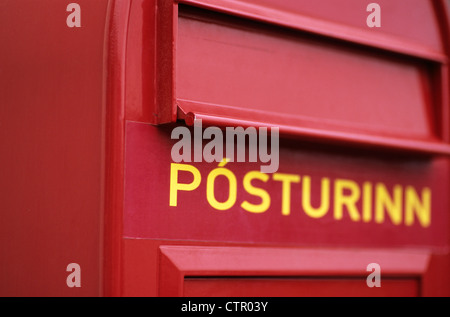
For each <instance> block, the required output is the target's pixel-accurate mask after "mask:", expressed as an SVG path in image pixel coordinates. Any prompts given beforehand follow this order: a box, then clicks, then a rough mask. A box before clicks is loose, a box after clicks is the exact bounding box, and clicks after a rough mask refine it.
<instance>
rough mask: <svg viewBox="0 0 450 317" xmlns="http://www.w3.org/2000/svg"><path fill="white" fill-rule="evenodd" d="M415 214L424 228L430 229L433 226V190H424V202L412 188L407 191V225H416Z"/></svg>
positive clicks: (409, 187) (407, 188)
mask: <svg viewBox="0 0 450 317" xmlns="http://www.w3.org/2000/svg"><path fill="white" fill-rule="evenodd" d="M414 214H416V216H417V219H418V220H419V222H420V224H421V225H422V227H429V226H430V224H431V190H430V189H429V188H424V189H423V190H422V200H420V199H419V197H418V195H417V192H416V191H415V189H414V188H413V187H411V186H408V187H406V190H405V224H406V225H407V226H412V225H413V223H414Z"/></svg>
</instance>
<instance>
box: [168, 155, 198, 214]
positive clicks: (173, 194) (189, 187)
mask: <svg viewBox="0 0 450 317" xmlns="http://www.w3.org/2000/svg"><path fill="white" fill-rule="evenodd" d="M178 171H185V172H190V173H191V174H192V176H193V177H194V179H193V180H192V182H191V183H190V184H179V183H178ZM201 179H202V176H201V175H200V172H199V170H198V169H197V168H195V167H194V166H192V165H187V164H176V163H172V164H171V165H170V206H172V207H176V206H177V196H178V191H179V190H183V191H193V190H194V189H196V188H197V187H198V186H199V185H200V181H201Z"/></svg>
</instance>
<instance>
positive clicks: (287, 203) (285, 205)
mask: <svg viewBox="0 0 450 317" xmlns="http://www.w3.org/2000/svg"><path fill="white" fill-rule="evenodd" d="M272 177H273V180H275V181H280V182H282V183H283V187H282V199H281V214H282V215H283V216H289V215H290V214H291V183H299V182H300V176H298V175H293V174H281V173H275V174H273V176H272Z"/></svg>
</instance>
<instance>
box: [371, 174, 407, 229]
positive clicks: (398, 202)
mask: <svg viewBox="0 0 450 317" xmlns="http://www.w3.org/2000/svg"><path fill="white" fill-rule="evenodd" d="M402 192H403V190H402V187H401V186H400V185H395V186H394V198H393V199H392V198H391V196H390V194H389V193H388V191H387V189H386V187H385V186H384V185H383V184H381V183H378V184H377V185H376V186H375V221H376V222H377V223H383V222H384V214H385V212H384V211H385V210H386V211H387V213H388V214H389V217H390V218H391V221H392V223H393V224H395V225H400V224H401V222H402Z"/></svg>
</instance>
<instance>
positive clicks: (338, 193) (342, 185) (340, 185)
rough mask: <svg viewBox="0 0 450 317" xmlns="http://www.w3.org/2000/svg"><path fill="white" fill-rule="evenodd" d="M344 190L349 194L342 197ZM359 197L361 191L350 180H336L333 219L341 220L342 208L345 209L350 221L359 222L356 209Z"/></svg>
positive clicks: (359, 217)
mask: <svg viewBox="0 0 450 317" xmlns="http://www.w3.org/2000/svg"><path fill="white" fill-rule="evenodd" d="M344 190H348V191H350V194H348V195H344ZM360 196H361V190H360V189H359V186H358V184H357V183H355V182H353V181H350V180H342V179H337V180H336V181H335V183H334V218H335V219H336V220H341V219H342V218H343V215H344V208H343V207H344V206H346V207H347V210H348V213H349V215H350V219H351V220H353V221H360V219H361V216H360V214H359V211H358V209H357V208H356V202H357V201H358V200H359V198H360Z"/></svg>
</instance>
